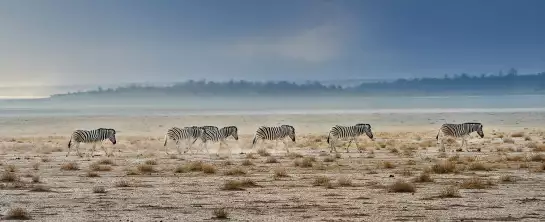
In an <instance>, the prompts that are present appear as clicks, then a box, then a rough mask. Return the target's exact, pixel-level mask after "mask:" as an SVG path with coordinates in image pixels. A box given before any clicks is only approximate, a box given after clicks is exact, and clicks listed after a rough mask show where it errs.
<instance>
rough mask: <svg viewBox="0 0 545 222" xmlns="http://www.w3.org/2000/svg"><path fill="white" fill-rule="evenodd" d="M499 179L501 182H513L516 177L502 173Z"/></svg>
mask: <svg viewBox="0 0 545 222" xmlns="http://www.w3.org/2000/svg"><path fill="white" fill-rule="evenodd" d="M500 181H501V182H503V183H514V182H516V181H517V179H516V178H515V177H514V176H511V175H502V176H500Z"/></svg>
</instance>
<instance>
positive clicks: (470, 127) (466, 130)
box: [435, 123, 484, 152]
mask: <svg viewBox="0 0 545 222" xmlns="http://www.w3.org/2000/svg"><path fill="white" fill-rule="evenodd" d="M472 132H477V134H478V135H479V136H480V137H481V138H483V137H484V133H483V124H481V123H461V124H453V123H445V124H443V125H441V128H439V132H437V136H436V137H435V139H436V140H437V144H440V145H441V146H440V151H443V152H444V151H445V146H444V144H443V139H444V138H445V137H454V138H455V139H456V138H460V137H461V138H462V145H461V146H460V148H458V149H462V148H463V147H464V145H465V146H466V151H467V139H466V138H467V137H469V134H471V133H472ZM441 133H442V137H441V141H439V134H441Z"/></svg>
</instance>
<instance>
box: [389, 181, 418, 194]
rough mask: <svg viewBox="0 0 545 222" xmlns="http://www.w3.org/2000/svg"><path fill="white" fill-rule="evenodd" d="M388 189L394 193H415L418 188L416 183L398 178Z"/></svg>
mask: <svg viewBox="0 0 545 222" xmlns="http://www.w3.org/2000/svg"><path fill="white" fill-rule="evenodd" d="M388 191H389V192H394V193H414V192H416V188H415V187H414V185H412V184H411V183H408V182H405V181H404V180H397V181H396V182H395V183H393V184H392V185H390V186H389V187H388Z"/></svg>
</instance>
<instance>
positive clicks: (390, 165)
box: [382, 161, 396, 169]
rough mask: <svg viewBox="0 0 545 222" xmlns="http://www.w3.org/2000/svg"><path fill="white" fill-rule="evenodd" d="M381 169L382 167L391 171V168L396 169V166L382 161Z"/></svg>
mask: <svg viewBox="0 0 545 222" xmlns="http://www.w3.org/2000/svg"><path fill="white" fill-rule="evenodd" d="M382 167H383V168H384V169H393V168H395V167H396V165H395V164H393V163H392V162H390V161H382Z"/></svg>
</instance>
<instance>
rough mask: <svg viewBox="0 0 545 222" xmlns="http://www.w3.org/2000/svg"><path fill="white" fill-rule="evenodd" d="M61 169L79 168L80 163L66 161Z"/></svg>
mask: <svg viewBox="0 0 545 222" xmlns="http://www.w3.org/2000/svg"><path fill="white" fill-rule="evenodd" d="M61 170H79V166H78V163H76V162H69V163H65V164H63V165H62V166H61Z"/></svg>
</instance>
